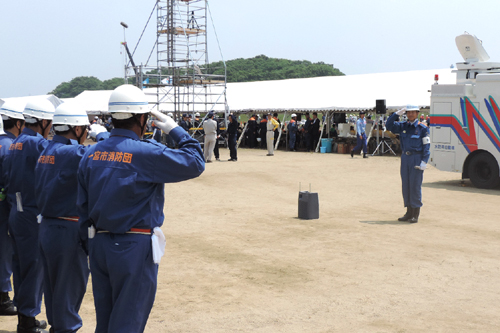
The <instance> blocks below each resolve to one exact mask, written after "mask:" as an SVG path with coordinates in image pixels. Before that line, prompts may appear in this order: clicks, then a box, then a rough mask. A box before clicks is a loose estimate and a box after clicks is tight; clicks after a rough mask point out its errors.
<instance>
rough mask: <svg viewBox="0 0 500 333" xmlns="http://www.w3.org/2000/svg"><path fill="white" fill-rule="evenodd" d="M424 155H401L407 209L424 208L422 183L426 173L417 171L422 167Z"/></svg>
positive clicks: (404, 198) (402, 180)
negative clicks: (417, 166)
mask: <svg viewBox="0 0 500 333" xmlns="http://www.w3.org/2000/svg"><path fill="white" fill-rule="evenodd" d="M421 161H422V154H414V155H405V154H403V155H401V182H402V185H403V200H404V204H405V207H411V208H419V207H422V181H423V179H424V172H423V171H422V170H418V169H415V166H416V165H420V162H421Z"/></svg>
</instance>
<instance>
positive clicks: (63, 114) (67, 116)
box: [52, 102, 90, 132]
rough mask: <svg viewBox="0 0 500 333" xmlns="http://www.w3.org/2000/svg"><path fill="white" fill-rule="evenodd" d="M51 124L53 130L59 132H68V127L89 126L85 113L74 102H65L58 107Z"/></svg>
mask: <svg viewBox="0 0 500 333" xmlns="http://www.w3.org/2000/svg"><path fill="white" fill-rule="evenodd" d="M52 124H53V125H54V130H56V131H61V132H63V131H67V130H69V128H70V127H69V126H86V125H90V123H89V117H88V116H87V112H86V111H85V109H84V108H83V107H81V106H80V105H79V104H77V103H75V102H66V103H62V104H61V105H59V106H58V107H57V108H56V112H55V113H54V120H53V121H52Z"/></svg>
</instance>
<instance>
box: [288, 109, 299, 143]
mask: <svg viewBox="0 0 500 333" xmlns="http://www.w3.org/2000/svg"><path fill="white" fill-rule="evenodd" d="M287 130H288V135H289V138H290V150H291V151H297V149H295V141H296V140H297V132H298V127H297V115H296V114H295V113H292V119H291V120H290V122H289V123H288V126H287Z"/></svg>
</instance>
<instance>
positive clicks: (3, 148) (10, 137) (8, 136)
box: [0, 132, 16, 188]
mask: <svg viewBox="0 0 500 333" xmlns="http://www.w3.org/2000/svg"><path fill="white" fill-rule="evenodd" d="M15 138H16V136H15V135H14V134H12V133H10V132H5V134H4V135H0V188H2V187H3V186H4V185H5V182H4V181H3V177H4V174H3V169H2V165H3V160H4V159H5V156H6V155H7V153H8V152H9V148H10V145H11V144H12V141H14V140H15Z"/></svg>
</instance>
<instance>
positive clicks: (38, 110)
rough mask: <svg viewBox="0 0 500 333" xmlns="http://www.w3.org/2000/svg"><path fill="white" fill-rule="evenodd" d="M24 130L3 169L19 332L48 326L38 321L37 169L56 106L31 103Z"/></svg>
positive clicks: (43, 101)
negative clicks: (12, 249) (9, 207)
mask: <svg viewBox="0 0 500 333" xmlns="http://www.w3.org/2000/svg"><path fill="white" fill-rule="evenodd" d="M23 113H24V118H25V128H24V130H23V131H22V133H21V135H19V136H18V137H17V138H16V139H15V140H14V141H13V142H12V144H11V146H10V148H9V153H8V154H7V156H6V157H5V160H4V165H3V166H2V167H3V173H4V181H5V183H6V184H5V185H6V188H7V199H8V200H9V204H10V206H11V210H10V216H9V228H10V229H9V230H10V232H11V237H12V241H13V244H14V257H13V265H12V266H13V275H14V305H16V306H17V311H18V318H19V321H18V325H17V332H18V333H25V332H29V333H31V332H40V328H42V329H43V328H45V327H47V323H46V322H45V321H43V320H42V321H37V320H36V319H35V316H36V315H38V314H39V313H40V308H41V302H42V279H43V266H42V263H41V260H40V247H39V241H38V232H39V224H38V218H37V216H38V215H39V210H38V208H37V205H36V199H35V166H36V162H37V160H38V157H39V156H40V153H41V152H42V151H43V150H44V149H45V147H47V145H48V141H47V140H46V138H47V136H48V134H49V131H50V129H51V123H52V117H53V115H54V106H53V104H52V103H51V102H49V101H48V100H46V99H36V100H32V101H30V102H28V103H27V104H26V107H25V108H24V111H23Z"/></svg>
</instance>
